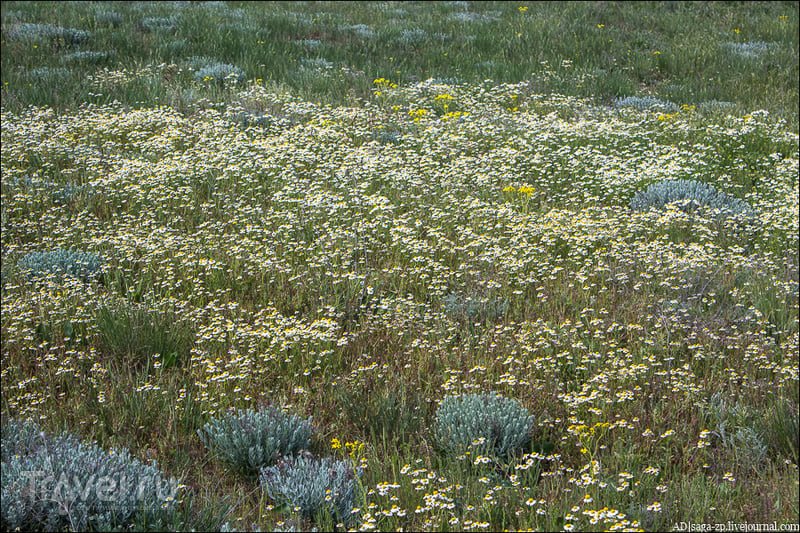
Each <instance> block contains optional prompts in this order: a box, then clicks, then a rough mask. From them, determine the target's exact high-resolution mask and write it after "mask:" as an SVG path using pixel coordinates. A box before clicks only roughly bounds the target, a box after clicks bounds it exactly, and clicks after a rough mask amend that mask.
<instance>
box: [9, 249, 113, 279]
mask: <svg viewBox="0 0 800 533" xmlns="http://www.w3.org/2000/svg"><path fill="white" fill-rule="evenodd" d="M102 266H103V262H102V260H101V259H100V257H98V256H97V255H95V254H93V253H89V252H81V251H78V250H75V249H72V248H70V249H69V250H63V249H57V250H52V251H49V252H29V253H27V254H25V255H24V256H22V257H21V258H20V259H19V261H17V267H18V268H19V269H20V271H22V272H24V273H25V274H26V275H27V276H28V279H30V280H37V279H41V278H44V277H47V276H49V275H51V274H54V275H55V276H56V279H58V280H63V278H64V276H72V277H75V278H78V279H80V280H82V281H87V282H88V281H91V280H94V279H98V278H99V277H100V275H101V274H102Z"/></svg>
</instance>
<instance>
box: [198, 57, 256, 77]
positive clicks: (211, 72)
mask: <svg viewBox="0 0 800 533" xmlns="http://www.w3.org/2000/svg"><path fill="white" fill-rule="evenodd" d="M189 66H190V68H192V69H194V71H195V72H194V78H195V79H196V80H198V81H215V82H217V83H223V82H225V80H233V81H244V80H245V78H246V75H245V73H244V71H243V70H242V69H240V68H239V67H237V66H236V65H231V64H228V63H220V62H219V61H215V60H213V59H210V58H208V57H197V56H195V57H192V58H191V59H190V60H189Z"/></svg>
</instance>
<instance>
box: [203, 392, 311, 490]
mask: <svg viewBox="0 0 800 533" xmlns="http://www.w3.org/2000/svg"><path fill="white" fill-rule="evenodd" d="M312 431H313V427H312V425H311V417H309V418H308V419H307V420H305V419H302V418H300V417H299V416H297V415H288V414H287V413H284V412H283V411H281V410H279V409H277V408H275V407H269V408H261V409H259V410H258V411H254V410H252V409H247V410H246V411H242V412H240V413H238V414H234V413H231V414H228V415H227V416H224V417H222V418H213V419H212V420H211V421H210V422H209V423H207V424H206V425H205V426H203V427H202V428H201V429H199V430H197V433H198V435H200V439H201V440H202V441H203V444H205V445H206V447H207V448H208V449H210V450H212V451H214V452H216V453H217V454H218V455H219V456H220V458H221V459H222V460H223V461H225V462H227V463H228V464H229V465H230V466H231V468H233V469H234V470H236V471H238V472H240V473H242V474H244V475H245V476H249V477H254V476H257V475H258V473H259V470H260V469H261V468H263V467H265V466H269V465H272V464H274V463H275V461H276V460H277V459H278V458H279V457H281V456H283V455H291V454H294V453H297V452H299V451H301V450H306V449H308V447H309V446H310V445H311V433H312Z"/></svg>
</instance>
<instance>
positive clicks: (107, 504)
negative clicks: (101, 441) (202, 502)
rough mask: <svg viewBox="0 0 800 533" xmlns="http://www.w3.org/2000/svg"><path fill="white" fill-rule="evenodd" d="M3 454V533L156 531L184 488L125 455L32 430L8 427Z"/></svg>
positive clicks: (27, 426) (17, 424)
mask: <svg viewBox="0 0 800 533" xmlns="http://www.w3.org/2000/svg"><path fill="white" fill-rule="evenodd" d="M2 450H3V451H2V464H1V465H0V468H2V480H1V481H0V485H2V499H1V500H0V509H1V511H2V512H1V513H0V514H1V515H2V524H0V527H1V528H2V529H3V530H4V531H10V530H15V529H16V530H25V531H63V530H66V529H69V530H72V531H86V530H90V529H91V530H100V531H103V530H115V529H130V528H133V527H137V526H141V525H142V524H145V523H146V524H149V525H158V524H163V523H164V521H165V520H167V519H168V516H169V515H170V514H171V513H172V512H173V511H174V508H175V505H176V503H177V500H176V496H177V492H178V489H179V486H180V485H179V482H178V481H177V480H175V479H166V478H165V477H164V476H163V474H162V473H161V471H160V470H159V469H158V467H157V465H156V464H155V462H153V463H152V464H151V465H145V464H143V463H140V462H139V461H138V460H137V459H136V458H134V457H132V456H131V455H130V453H129V452H128V451H127V450H125V449H120V450H117V449H113V448H112V449H111V450H104V449H101V448H99V447H98V446H96V445H94V444H89V443H85V442H82V441H80V440H79V439H78V438H77V437H75V436H73V435H70V434H68V433H64V434H62V435H60V436H51V435H48V434H46V433H44V432H43V431H42V430H41V428H40V427H39V426H38V425H37V424H36V423H35V422H30V421H26V422H22V423H20V422H16V421H14V420H8V421H4V422H3V427H2Z"/></svg>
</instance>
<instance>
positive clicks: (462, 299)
mask: <svg viewBox="0 0 800 533" xmlns="http://www.w3.org/2000/svg"><path fill="white" fill-rule="evenodd" d="M442 305H443V306H444V312H445V313H446V314H447V316H449V317H450V318H452V319H453V320H456V321H458V322H461V323H464V324H469V325H472V324H475V323H476V322H480V323H484V324H485V323H487V322H497V321H498V320H501V319H502V318H503V317H504V316H505V314H506V312H507V311H508V300H507V299H505V298H497V297H491V298H486V297H483V296H481V295H480V294H477V293H474V294H471V295H466V294H448V295H447V296H445V297H444V298H442Z"/></svg>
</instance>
